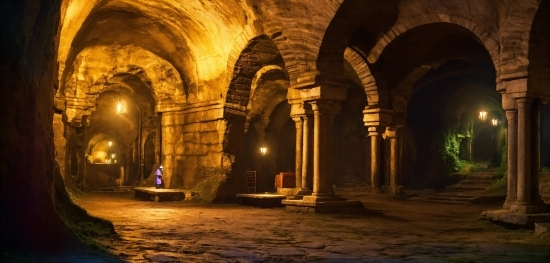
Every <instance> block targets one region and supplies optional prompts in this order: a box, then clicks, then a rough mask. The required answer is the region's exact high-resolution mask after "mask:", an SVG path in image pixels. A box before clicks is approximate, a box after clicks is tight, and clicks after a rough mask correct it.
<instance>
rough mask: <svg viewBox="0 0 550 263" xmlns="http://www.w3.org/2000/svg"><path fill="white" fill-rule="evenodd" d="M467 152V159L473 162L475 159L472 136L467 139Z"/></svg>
mask: <svg viewBox="0 0 550 263" xmlns="http://www.w3.org/2000/svg"><path fill="white" fill-rule="evenodd" d="M466 150H467V151H468V152H467V155H466V159H467V160H468V161H470V162H471V161H472V160H473V159H474V158H473V156H472V137H470V136H468V137H466Z"/></svg>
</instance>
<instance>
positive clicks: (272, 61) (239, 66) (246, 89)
mask: <svg viewBox="0 0 550 263" xmlns="http://www.w3.org/2000/svg"><path fill="white" fill-rule="evenodd" d="M266 65H279V67H281V66H282V65H283V60H282V57H281V54H280V53H279V50H278V48H277V46H276V45H275V43H274V42H273V41H272V40H271V39H270V38H268V37H267V36H266V35H260V36H257V37H255V38H253V39H251V40H250V41H248V44H247V45H246V47H245V48H244V49H243V50H242V52H241V53H240V55H239V58H238V59H237V61H236V62H235V65H234V67H233V68H234V69H233V73H232V78H231V82H230V83H229V88H228V90H227V95H226V96H225V107H226V109H230V110H232V111H235V112H240V113H241V115H245V114H246V107H247V105H248V102H249V99H250V93H251V87H252V81H253V79H254V77H255V76H256V73H257V72H258V71H259V70H260V69H261V68H262V67H264V66H266Z"/></svg>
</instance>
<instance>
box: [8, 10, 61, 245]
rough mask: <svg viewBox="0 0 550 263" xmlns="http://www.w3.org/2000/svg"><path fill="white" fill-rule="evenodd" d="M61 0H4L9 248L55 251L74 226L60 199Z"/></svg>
mask: <svg viewBox="0 0 550 263" xmlns="http://www.w3.org/2000/svg"><path fill="white" fill-rule="evenodd" d="M60 4H61V3H60V1H55V0H54V1H33V0H29V1H5V2H4V3H2V16H1V17H2V18H0V19H1V20H0V21H1V24H2V27H5V28H6V30H5V31H3V33H2V40H1V42H0V43H1V50H2V59H1V62H0V69H1V70H0V79H1V80H2V92H3V96H1V98H0V102H1V103H2V105H3V106H4V107H5V109H4V110H2V111H1V113H0V119H1V120H2V129H1V130H0V133H1V134H0V140H1V145H2V146H1V147H0V156H2V157H1V159H0V170H1V171H2V172H1V186H0V187H1V188H0V198H1V200H2V201H1V205H0V215H1V216H0V220H1V228H2V230H1V231H2V235H1V237H0V244H1V246H2V248H3V249H4V248H13V249H28V250H34V251H51V252H53V251H56V250H58V249H60V248H62V247H64V246H66V244H67V242H68V237H69V234H68V231H67V229H66V227H65V226H64V224H63V221H62V220H61V218H60V216H59V214H58V212H57V210H56V208H55V206H54V202H53V200H54V199H55V192H54V151H53V150H54V147H53V136H52V135H53V129H52V123H53V96H54V92H55V89H54V87H56V86H57V84H56V78H55V74H54V72H55V69H56V66H55V65H56V63H55V54H56V52H55V36H56V34H57V29H58V23H59V17H60V13H59V11H60Z"/></svg>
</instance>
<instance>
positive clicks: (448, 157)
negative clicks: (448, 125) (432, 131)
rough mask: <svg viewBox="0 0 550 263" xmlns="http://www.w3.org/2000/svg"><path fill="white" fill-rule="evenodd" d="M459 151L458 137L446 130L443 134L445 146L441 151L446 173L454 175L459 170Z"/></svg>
mask: <svg viewBox="0 0 550 263" xmlns="http://www.w3.org/2000/svg"><path fill="white" fill-rule="evenodd" d="M459 150H460V147H459V143H458V141H457V140H456V135H455V134H454V132H452V131H451V130H449V129H447V130H445V132H444V133H443V145H442V148H441V150H440V156H441V161H442V163H443V166H444V168H443V169H444V171H443V172H444V173H453V172H456V171H458V170H459V168H460V166H459V163H460V159H459V157H458V154H459Z"/></svg>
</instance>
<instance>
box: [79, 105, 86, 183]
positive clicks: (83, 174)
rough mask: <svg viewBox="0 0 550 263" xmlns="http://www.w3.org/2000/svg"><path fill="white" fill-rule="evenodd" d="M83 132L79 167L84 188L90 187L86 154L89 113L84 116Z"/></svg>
mask: <svg viewBox="0 0 550 263" xmlns="http://www.w3.org/2000/svg"><path fill="white" fill-rule="evenodd" d="M81 125H82V134H81V135H80V136H81V138H80V141H81V143H79V145H78V146H79V147H80V151H79V156H80V158H79V161H80V169H79V173H80V178H81V182H82V188H83V189H84V188H86V187H88V181H87V179H88V178H87V176H88V175H87V173H88V172H87V163H88V158H87V156H86V148H88V115H84V116H82V124H81Z"/></svg>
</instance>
